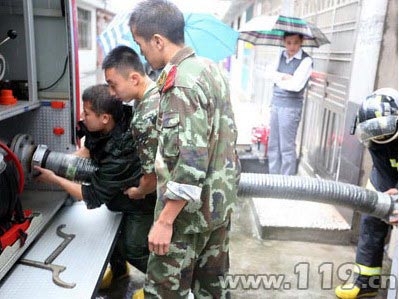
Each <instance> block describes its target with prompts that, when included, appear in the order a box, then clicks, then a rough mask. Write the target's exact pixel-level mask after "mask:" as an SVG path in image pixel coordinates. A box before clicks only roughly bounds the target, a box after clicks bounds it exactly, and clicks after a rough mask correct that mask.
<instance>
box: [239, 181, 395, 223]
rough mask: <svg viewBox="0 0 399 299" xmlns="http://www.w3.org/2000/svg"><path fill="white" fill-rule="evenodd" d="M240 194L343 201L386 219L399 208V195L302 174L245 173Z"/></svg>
mask: <svg viewBox="0 0 399 299" xmlns="http://www.w3.org/2000/svg"><path fill="white" fill-rule="evenodd" d="M238 195H239V196H245V197H272V198H283V199H294V200H307V201H314V202H320V203H327V204H332V205H340V206H344V207H348V208H351V209H353V210H356V211H359V212H362V213H366V214H370V215H372V216H374V217H377V218H380V219H384V220H389V217H390V216H392V213H393V211H395V210H397V196H390V195H388V194H384V193H381V192H376V191H372V190H367V189H364V188H361V187H358V186H355V185H351V184H345V183H341V182H335V181H329V180H321V179H314V178H309V177H299V176H284V175H268V174H259V173H242V174H241V178H240V184H239V187H238Z"/></svg>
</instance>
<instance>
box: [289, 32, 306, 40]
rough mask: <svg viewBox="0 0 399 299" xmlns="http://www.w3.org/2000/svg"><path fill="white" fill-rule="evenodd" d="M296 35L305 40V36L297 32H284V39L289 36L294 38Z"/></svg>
mask: <svg viewBox="0 0 399 299" xmlns="http://www.w3.org/2000/svg"><path fill="white" fill-rule="evenodd" d="M294 35H298V36H299V38H300V39H303V34H301V33H297V32H284V39H285V38H286V37H287V36H294Z"/></svg>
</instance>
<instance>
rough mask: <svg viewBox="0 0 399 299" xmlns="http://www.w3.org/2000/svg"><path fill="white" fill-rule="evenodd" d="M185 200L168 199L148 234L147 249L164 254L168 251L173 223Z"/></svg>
mask: <svg viewBox="0 0 399 299" xmlns="http://www.w3.org/2000/svg"><path fill="white" fill-rule="evenodd" d="M186 203H187V201H185V200H168V201H167V202H166V205H165V207H164V208H163V210H162V212H161V214H160V215H159V218H158V220H157V221H156V222H155V223H154V225H153V226H152V228H151V231H150V233H149V235H148V249H149V250H150V251H151V252H152V251H154V253H156V254H158V255H164V254H166V253H167V252H168V251H169V245H170V241H171V239H172V233H173V223H174V221H175V219H176V217H177V215H179V213H180V211H181V210H182V209H183V208H184V206H185V205H186Z"/></svg>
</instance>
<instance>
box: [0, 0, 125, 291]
mask: <svg viewBox="0 0 399 299" xmlns="http://www.w3.org/2000/svg"><path fill="white" fill-rule="evenodd" d="M76 11H77V8H76V0H57V1H56V0H52V1H48V0H1V1H0V15H1V18H0V40H1V41H0V89H1V91H0V250H1V254H0V298H18V299H21V298H90V297H92V296H93V294H95V293H96V290H97V288H98V285H99V281H100V278H101V277H102V274H103V272H104V270H105V267H106V264H107V258H108V257H109V254H110V252H111V250H112V247H113V245H114V243H115V238H116V234H117V230H118V227H119V225H120V222H121V215H120V214H119V213H112V212H110V211H109V210H107V209H106V208H105V207H104V208H99V209H94V210H88V209H87V208H86V206H85V204H83V203H80V202H75V201H74V200H72V199H71V198H69V196H68V194H66V193H65V192H63V191H62V190H60V189H57V188H55V187H52V186H49V185H47V186H46V185H44V184H40V183H38V182H37V181H36V180H35V174H34V170H33V167H34V165H42V166H43V162H44V161H45V160H46V161H47V162H48V161H50V160H49V159H50V158H51V155H50V154H51V152H60V153H72V152H74V151H76V150H77V148H78V140H77V136H76V124H77V122H78V120H79V111H80V103H79V101H80V100H79V95H80V92H79V68H78V46H77V45H78V40H77V14H76ZM35 163H36V164H35ZM65 171H69V172H70V171H73V169H72V170H71V169H68V170H65Z"/></svg>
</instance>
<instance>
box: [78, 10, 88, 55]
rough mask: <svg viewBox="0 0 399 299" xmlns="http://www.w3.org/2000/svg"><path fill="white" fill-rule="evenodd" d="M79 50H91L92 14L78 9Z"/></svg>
mask: <svg viewBox="0 0 399 299" xmlns="http://www.w3.org/2000/svg"><path fill="white" fill-rule="evenodd" d="M78 31H79V49H82V50H91V12H90V11H88V10H85V9H82V8H78Z"/></svg>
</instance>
